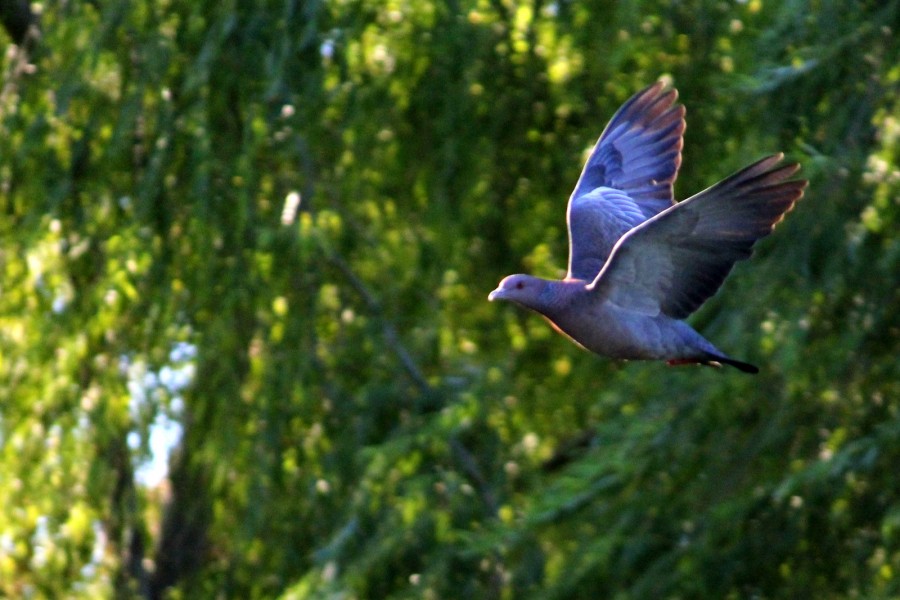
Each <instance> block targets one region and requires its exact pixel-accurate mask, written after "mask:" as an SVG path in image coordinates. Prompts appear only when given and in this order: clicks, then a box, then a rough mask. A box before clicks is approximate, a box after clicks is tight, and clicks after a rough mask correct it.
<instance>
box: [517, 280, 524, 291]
mask: <svg viewBox="0 0 900 600" xmlns="http://www.w3.org/2000/svg"><path fill="white" fill-rule="evenodd" d="M523 287H525V284H524V283H522V282H521V281H517V282H516V289H517V290H521V289H522V288H523Z"/></svg>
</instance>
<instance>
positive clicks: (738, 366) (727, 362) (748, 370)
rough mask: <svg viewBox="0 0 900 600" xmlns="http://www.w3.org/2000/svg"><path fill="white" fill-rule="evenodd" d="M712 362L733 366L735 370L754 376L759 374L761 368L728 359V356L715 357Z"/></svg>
mask: <svg viewBox="0 0 900 600" xmlns="http://www.w3.org/2000/svg"><path fill="white" fill-rule="evenodd" d="M712 361H713V362H717V363H722V364H723V365H731V366H732V367H734V368H735V369H739V370H741V371H743V372H744V373H751V374H753V375H756V374H757V373H759V367H757V366H756V365H751V364H750V363H745V362H741V361H739V360H734V359H733V358H728V357H726V356H715V357H713V358H712Z"/></svg>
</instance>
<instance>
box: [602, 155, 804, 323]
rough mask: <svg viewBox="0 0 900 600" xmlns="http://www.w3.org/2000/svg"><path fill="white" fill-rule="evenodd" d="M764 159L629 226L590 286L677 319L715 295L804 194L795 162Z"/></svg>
mask: <svg viewBox="0 0 900 600" xmlns="http://www.w3.org/2000/svg"><path fill="white" fill-rule="evenodd" d="M782 158H783V155H782V154H777V155H774V156H770V157H768V158H764V159H762V160H760V161H759V162H756V163H754V164H752V165H750V166H749V167H747V168H745V169H743V170H742V171H739V172H737V173H735V174H734V175H732V176H730V177H728V178H727V179H725V180H723V181H720V182H719V183H717V184H716V185H714V186H712V187H711V188H709V189H707V190H704V191H702V192H700V193H699V194H697V195H696V196H693V197H691V198H689V199H687V200H685V201H683V202H680V203H678V204H676V205H675V206H673V207H671V208H669V209H667V210H665V211H664V212H662V213H660V214H659V215H657V216H655V217H653V218H652V219H649V220H648V221H646V222H644V223H643V224H641V225H639V226H638V227H636V228H635V229H633V230H631V231H630V232H628V233H627V234H625V236H624V237H622V239H621V240H619V242H618V243H617V244H616V245H615V248H614V249H613V251H612V254H611V255H610V257H609V260H608V261H607V263H606V264H605V265H604V267H603V269H602V270H601V271H600V274H599V275H598V276H597V278H596V279H595V280H594V281H593V283H592V284H591V285H590V286H589V288H590V289H593V290H594V292H596V293H597V294H598V297H599V298H602V299H604V300H607V301H609V302H612V303H614V304H616V305H617V306H620V307H622V308H626V309H628V310H631V311H635V312H639V313H643V314H645V315H657V314H659V313H663V314H665V315H668V316H669V317H672V318H674V319H683V318H685V317H687V316H688V315H690V314H691V313H692V312H694V311H695V310H697V308H699V307H700V305H701V304H703V303H704V302H705V301H706V300H707V299H708V298H709V297H710V296H712V295H713V294H715V293H716V291H717V290H718V289H719V286H720V285H721V284H722V282H723V281H724V280H725V277H726V276H727V275H728V273H729V272H730V271H731V268H732V267H733V266H734V263H735V262H736V261H738V260H743V259H745V258H749V257H750V254H751V252H752V248H753V244H754V243H755V242H756V240H758V239H759V238H761V237H764V236H766V235H768V234H769V233H771V232H772V229H773V228H774V226H775V224H776V223H778V222H779V221H781V219H782V218H783V217H784V214H785V213H786V212H788V211H789V210H791V208H793V206H794V203H796V202H797V200H799V199H800V197H801V196H802V195H803V188H805V187H806V181H802V180H791V181H787V179H788V178H789V177H790V176H791V175H793V174H794V173H796V172H797V170H798V169H799V168H800V165H798V164H796V163H792V164H785V165H780V166H779V163H780V162H781V160H782Z"/></svg>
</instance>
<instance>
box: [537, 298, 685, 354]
mask: <svg viewBox="0 0 900 600" xmlns="http://www.w3.org/2000/svg"><path fill="white" fill-rule="evenodd" d="M569 314H572V313H569ZM574 314H576V315H577V317H576V318H575V319H572V318H568V317H565V316H562V317H560V318H556V319H551V323H553V325H554V326H555V327H556V328H557V329H558V330H560V331H561V332H562V333H564V334H565V335H567V336H568V337H570V338H571V339H573V340H574V341H575V342H577V343H578V344H580V345H581V346H584V347H585V348H587V349H588V350H590V351H592V352H596V353H597V354H602V355H603V356H608V357H610V358H622V359H668V358H671V357H672V356H673V355H677V354H678V351H677V350H678V348H677V347H678V345H679V342H680V341H681V336H680V335H679V332H678V331H677V326H676V325H677V323H678V322H677V321H674V320H672V319H668V318H667V317H648V316H647V315H642V314H639V313H635V312H631V311H625V310H622V309H619V308H616V307H614V306H611V305H609V304H601V305H599V306H591V307H590V308H587V309H586V310H584V311H583V312H582V311H575V313H574Z"/></svg>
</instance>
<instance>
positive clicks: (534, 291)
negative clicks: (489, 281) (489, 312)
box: [488, 275, 547, 306]
mask: <svg viewBox="0 0 900 600" xmlns="http://www.w3.org/2000/svg"><path fill="white" fill-rule="evenodd" d="M546 284H547V282H546V281H545V280H543V279H538V278H537V277H532V276H531V275H510V276H509V277H506V278H505V279H504V280H503V281H501V282H500V285H498V286H497V289H496V290H494V291H493V292H491V293H490V295H488V300H490V301H494V300H510V301H512V302H517V303H519V304H524V305H525V306H531V305H533V304H534V303H535V299H536V298H537V297H538V296H540V294H541V292H543V291H544V288H545V287H546Z"/></svg>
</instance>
